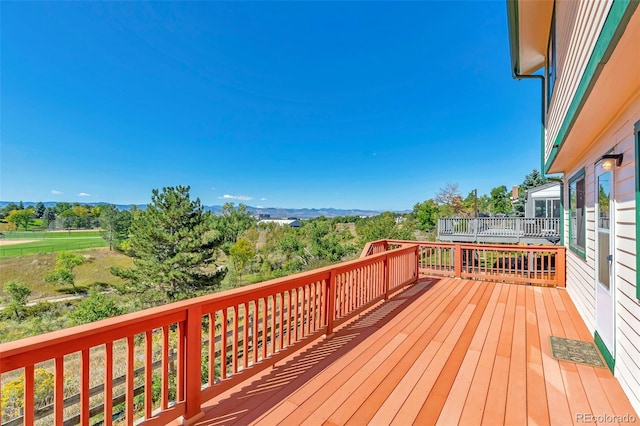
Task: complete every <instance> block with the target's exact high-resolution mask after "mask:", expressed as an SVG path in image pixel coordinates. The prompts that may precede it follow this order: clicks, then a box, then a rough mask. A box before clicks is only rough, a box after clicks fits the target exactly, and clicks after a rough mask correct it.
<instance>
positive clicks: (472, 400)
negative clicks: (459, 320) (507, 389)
mask: <svg viewBox="0 0 640 426" xmlns="http://www.w3.org/2000/svg"><path fill="white" fill-rule="evenodd" d="M499 288H500V296H499V299H498V303H496V309H495V311H494V313H493V318H492V319H491V325H490V326H489V333H488V334H487V338H486V340H485V343H484V346H483V347H482V352H481V354H480V360H479V362H478V367H477V368H476V372H475V374H474V376H473V380H472V381H471V387H470V388H469V395H468V397H467V402H466V404H465V406H464V408H463V410H462V414H461V416H460V423H461V424H475V425H477V424H481V423H482V416H483V414H484V407H485V405H486V402H487V394H488V393H489V384H490V382H491V374H492V373H493V364H494V361H495V354H496V351H497V350H498V343H499V341H500V330H501V328H502V321H503V318H504V311H505V307H506V301H507V295H508V292H509V287H508V286H506V285H504V284H500V285H499Z"/></svg>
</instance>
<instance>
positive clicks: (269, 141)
mask: <svg viewBox="0 0 640 426" xmlns="http://www.w3.org/2000/svg"><path fill="white" fill-rule="evenodd" d="M0 8H1V10H0V15H1V22H0V24H1V34H0V36H1V43H2V45H1V53H0V54H1V64H0V65H1V76H0V78H1V85H0V95H1V96H0V97H1V105H0V107H1V110H0V118H1V122H0V143H1V145H0V155H1V158H0V167H1V170H0V179H1V182H0V199H2V200H15V201H17V200H24V201H80V202H86V203H90V202H98V201H105V202H111V203H118V204H130V203H147V202H149V200H150V196H151V190H152V189H154V188H161V187H163V186H174V185H190V186H191V194H192V196H194V197H196V196H197V197H199V198H200V199H201V200H202V202H203V203H205V204H209V205H212V204H221V203H223V202H225V201H235V202H236V203H237V202H244V203H245V204H248V205H251V206H265V207H271V206H273V207H335V208H362V209H377V210H404V209H411V208H412V207H413V205H414V204H415V203H416V202H420V201H423V200H425V199H428V198H432V197H433V196H434V195H435V193H436V192H437V191H438V189H439V188H441V187H444V186H445V184H446V183H447V182H452V183H458V184H459V187H460V190H461V192H462V194H463V196H464V195H466V194H467V193H468V192H469V191H471V190H472V189H474V188H477V189H478V191H479V192H480V193H488V192H489V191H490V190H491V188H493V187H495V186H498V185H506V186H507V187H509V188H510V187H511V185H514V184H519V183H521V182H522V180H523V179H524V176H525V175H526V174H528V173H529V172H530V171H531V170H532V169H533V168H539V164H540V124H539V117H540V111H539V108H540V104H539V102H540V100H539V93H540V88H539V85H538V84H539V83H537V82H531V81H521V82H519V81H515V80H512V78H511V72H510V60H509V42H508V37H507V18H506V7H505V4H504V2H503V1H496V2H371V3H369V2H346V3H343V2H276V3H270V2H154V3H143V2H105V3H98V2H2V3H1V5H0Z"/></svg>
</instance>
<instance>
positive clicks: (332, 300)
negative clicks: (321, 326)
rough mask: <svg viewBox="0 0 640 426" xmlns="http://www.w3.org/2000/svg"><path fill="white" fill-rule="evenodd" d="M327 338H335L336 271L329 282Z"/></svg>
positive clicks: (331, 274)
mask: <svg viewBox="0 0 640 426" xmlns="http://www.w3.org/2000/svg"><path fill="white" fill-rule="evenodd" d="M326 309H327V337H331V336H333V321H334V319H335V318H334V317H335V315H336V271H335V270H334V269H332V270H331V272H329V281H328V282H327V308H326Z"/></svg>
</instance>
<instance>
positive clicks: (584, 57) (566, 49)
mask: <svg viewBox="0 0 640 426" xmlns="http://www.w3.org/2000/svg"><path fill="white" fill-rule="evenodd" d="M612 3H613V2H612V0H601V1H580V2H578V1H574V0H568V1H567V0H560V1H556V34H557V36H556V37H557V38H556V82H555V88H554V92H553V96H552V98H551V104H550V105H549V114H548V116H547V125H546V130H545V160H546V159H548V158H549V154H550V153H551V148H552V147H553V142H554V141H555V139H556V137H557V136H558V133H559V131H560V127H561V126H562V122H563V120H564V117H565V115H566V114H567V111H568V110H569V105H570V104H571V101H572V99H573V95H574V93H575V92H576V89H577V87H578V84H579V83H580V79H581V78H582V74H583V73H584V70H585V68H586V66H587V62H588V61H589V58H590V57H591V53H592V52H593V48H594V46H595V43H596V41H597V40H598V36H599V35H600V31H601V30H602V26H603V25H604V21H605V19H606V17H607V14H608V12H609V9H610V8H611V4H612Z"/></svg>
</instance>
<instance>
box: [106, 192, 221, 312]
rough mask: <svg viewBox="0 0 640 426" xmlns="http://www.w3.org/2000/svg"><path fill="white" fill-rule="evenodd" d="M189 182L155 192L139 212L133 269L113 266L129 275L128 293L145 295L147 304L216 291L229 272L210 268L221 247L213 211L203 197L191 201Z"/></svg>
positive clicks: (134, 233)
mask: <svg viewBox="0 0 640 426" xmlns="http://www.w3.org/2000/svg"><path fill="white" fill-rule="evenodd" d="M189 189H190V188H189V187H188V186H177V187H175V188H174V187H167V188H163V189H162V192H160V191H158V190H157V189H154V190H153V195H152V197H151V204H148V205H147V208H146V210H144V211H140V212H138V213H137V214H135V215H134V216H133V221H132V223H131V229H130V233H131V238H130V244H131V245H130V252H131V253H132V255H133V258H134V259H133V263H134V266H133V267H132V268H112V270H111V272H112V273H113V274H114V275H116V276H118V277H120V278H122V279H124V281H125V284H124V285H122V286H120V287H119V288H118V290H119V291H121V292H123V293H133V294H139V295H140V296H141V301H142V304H147V305H157V304H160V303H168V302H172V301H176V300H180V299H184V298H187V297H192V296H195V295H197V294H200V293H201V292H203V291H205V290H206V291H211V290H214V289H215V288H217V287H218V286H219V285H220V281H221V280H222V278H223V277H224V274H225V271H224V270H216V268H212V269H213V271H212V270H211V268H209V269H208V267H210V266H211V265H212V264H213V263H214V261H215V255H216V253H217V250H218V247H219V245H220V240H219V238H218V234H217V233H216V232H215V231H211V229H210V226H209V224H210V223H211V218H209V217H208V216H209V215H210V214H211V213H209V212H206V213H205V212H204V209H203V207H202V205H201V204H200V199H196V200H195V201H191V199H190V197H189Z"/></svg>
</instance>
